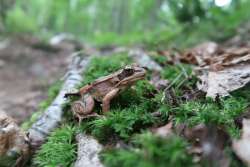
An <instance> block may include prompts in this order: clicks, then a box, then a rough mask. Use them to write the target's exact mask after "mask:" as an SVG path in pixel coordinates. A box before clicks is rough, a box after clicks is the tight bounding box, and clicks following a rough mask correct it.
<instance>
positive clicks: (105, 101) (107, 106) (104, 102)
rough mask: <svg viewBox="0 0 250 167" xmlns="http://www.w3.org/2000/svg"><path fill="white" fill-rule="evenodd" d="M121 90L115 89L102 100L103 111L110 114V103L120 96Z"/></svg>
mask: <svg viewBox="0 0 250 167" xmlns="http://www.w3.org/2000/svg"><path fill="white" fill-rule="evenodd" d="M118 92H119V89H118V88H115V89H113V90H111V91H110V92H109V93H108V94H106V95H105V96H104V98H103V100H102V111H103V112H104V113H105V112H108V111H109V109H110V101H111V100H112V99H113V98H114V97H115V96H116V95H117V94H118Z"/></svg>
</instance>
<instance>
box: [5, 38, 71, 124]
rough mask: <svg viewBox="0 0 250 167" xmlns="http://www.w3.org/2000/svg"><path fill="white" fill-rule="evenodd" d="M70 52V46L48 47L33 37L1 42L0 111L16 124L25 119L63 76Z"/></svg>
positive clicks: (9, 39)
mask: <svg viewBox="0 0 250 167" xmlns="http://www.w3.org/2000/svg"><path fill="white" fill-rule="evenodd" d="M73 52H74V47H73V46H72V45H69V44H68V45H63V46H60V47H58V46H57V47H54V46H53V47H50V45H44V44H43V43H42V42H41V41H39V40H38V39H36V38H34V37H27V36H26V37H24V36H23V37H12V38H8V39H4V40H2V41H0V99H1V100H0V109H1V110H4V111H5V112H7V113H8V114H9V115H10V116H12V117H13V118H15V119H16V120H17V122H18V123H19V124H20V123H21V122H23V121H24V120H25V119H27V118H28V117H29V116H30V115H31V114H32V113H33V112H35V111H36V110H37V107H38V104H39V102H41V101H42V100H43V99H45V98H46V96H47V89H48V86H49V85H50V84H52V83H53V82H55V81H56V80H58V79H60V77H62V76H63V74H64V73H65V70H66V68H67V65H68V63H69V62H70V55H71V53H73Z"/></svg>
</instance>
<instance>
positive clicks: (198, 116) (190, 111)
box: [171, 97, 248, 137]
mask: <svg viewBox="0 0 250 167" xmlns="http://www.w3.org/2000/svg"><path fill="white" fill-rule="evenodd" d="M247 106H248V101H247V100H246V99H243V98H241V97H229V98H224V99H221V104H217V103H216V102H214V101H212V100H209V99H206V100H205V101H189V102H185V103H183V104H181V105H180V106H178V107H176V108H172V109H171V112H172V114H174V117H173V119H174V121H175V123H176V124H178V123H187V124H188V125H190V126H194V125H197V124H200V123H205V124H215V125H222V126H225V128H226V129H227V130H228V131H229V132H230V133H231V135H232V136H234V137H236V136H238V135H239V131H238V130H237V129H236V127H235V125H234V118H235V117H237V116H238V115H240V114H241V113H242V112H244V111H245V110H246V108H247Z"/></svg>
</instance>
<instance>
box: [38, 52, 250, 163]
mask: <svg viewBox="0 0 250 167" xmlns="http://www.w3.org/2000/svg"><path fill="white" fill-rule="evenodd" d="M161 61H162V60H161ZM131 62H132V61H131V60H130V59H129V58H128V57H127V56H126V53H124V54H121V55H112V56H110V57H93V59H92V61H91V63H90V64H89V66H88V69H87V71H85V73H84V77H85V80H84V81H83V83H82V85H84V84H86V83H88V82H91V81H93V80H94V79H96V78H98V77H100V76H103V75H107V74H109V73H111V72H113V71H116V70H117V69H119V68H121V67H123V66H124V65H127V64H130V63H131ZM150 75H151V73H150V72H149V76H148V77H147V78H150ZM161 76H162V77H163V78H165V79H168V80H169V81H170V82H171V83H173V84H172V88H173V90H174V92H175V95H176V96H177V97H178V96H181V95H182V94H183V93H184V92H185V91H186V90H187V89H193V88H194V87H195V81H196V78H195V76H193V75H192V67H191V66H189V65H185V64H179V65H167V66H165V67H164V70H163V71H162V72H161ZM162 96H163V93H162V92H161V91H156V90H155V88H154V87H153V86H152V85H151V84H150V83H149V81H148V80H143V81H139V82H138V83H137V84H135V85H134V86H133V87H132V88H129V89H128V90H126V91H125V92H123V93H121V94H120V95H119V96H118V97H117V98H115V99H114V100H113V101H112V104H111V111H110V112H109V113H108V114H107V115H105V117H101V118H91V119H88V120H84V121H83V122H82V124H81V126H78V123H77V122H76V121H75V120H74V119H73V118H72V114H70V110H69V104H68V105H66V106H65V110H66V111H67V113H69V114H66V115H67V118H66V119H65V122H64V124H66V125H65V126H62V127H61V128H59V129H58V130H56V131H55V132H54V133H53V134H52V135H51V137H49V139H48V142H47V143H46V144H44V145H43V147H42V148H41V150H40V151H38V153H37V155H36V156H35V163H36V164H37V165H38V166H56V165H60V164H64V162H65V164H64V166H70V163H71V162H73V161H74V160H75V158H76V157H75V152H76V148H75V143H74V142H73V138H74V135H75V133H76V132H83V131H84V132H87V133H89V134H91V135H93V136H95V137H96V138H97V139H98V140H99V141H100V142H102V143H103V144H106V145H108V146H109V147H108V148H107V149H106V150H104V151H103V152H102V153H101V155H100V156H101V159H102V161H103V162H104V164H105V165H106V166H111V167H116V166H124V167H127V166H139V167H151V166H155V164H157V166H165V165H166V163H167V164H168V166H183V165H185V166H194V164H193V162H192V157H191V155H189V154H188V153H187V150H186V147H187V146H188V145H189V143H188V142H187V141H185V139H183V138H181V137H178V136H173V137H171V138H169V139H163V138H160V137H157V136H155V135H154V134H152V133H151V132H149V130H148V129H149V128H151V127H157V126H159V125H163V124H165V123H167V122H168V121H169V120H168V119H169V116H170V115H171V120H172V121H173V123H174V124H175V125H177V124H180V123H185V124H187V125H188V126H194V125H197V124H200V123H205V124H214V125H217V126H223V127H224V128H225V129H226V130H227V131H228V132H229V134H230V135H231V136H232V137H238V136H239V129H237V128H236V126H235V125H234V121H233V120H234V118H235V117H237V116H238V115H240V114H241V113H242V112H244V111H245V110H246V108H247V107H248V106H249V102H250V95H249V90H248V91H247V90H239V91H237V92H234V93H233V94H232V96H231V97H227V98H221V99H220V100H219V102H215V101H212V100H211V99H206V98H205V97H204V96H203V97H202V98H200V99H199V100H197V99H196V100H192V99H190V100H189V99H182V98H180V99H178V104H177V105H172V104H168V103H164V102H162V100H161V99H162ZM69 102H70V101H69ZM155 111H160V112H161V113H162V115H161V116H160V117H154V116H153V115H152V114H151V113H152V112H155ZM95 112H97V113H101V108H100V106H99V107H98V105H97V107H96V108H95ZM118 141H123V142H124V143H125V144H126V145H127V146H128V148H124V149H123V148H120V149H115V148H113V147H112V145H115V143H116V142H118ZM63 152H67V154H65V155H64V154H63ZM61 153H62V154H63V155H58V154H61ZM51 156H55V157H56V158H54V160H53V161H52V160H51V159H50V158H49V157H51ZM232 161H233V163H237V161H238V160H236V159H235V158H232ZM69 162H70V163H69Z"/></svg>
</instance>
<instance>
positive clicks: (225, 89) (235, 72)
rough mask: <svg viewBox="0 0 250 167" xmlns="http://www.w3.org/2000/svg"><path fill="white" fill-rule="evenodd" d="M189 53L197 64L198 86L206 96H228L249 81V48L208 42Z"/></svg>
mask: <svg viewBox="0 0 250 167" xmlns="http://www.w3.org/2000/svg"><path fill="white" fill-rule="evenodd" d="M189 54H191V55H192V56H194V57H195V59H196V61H197V63H198V65H199V68H197V69H196V73H197V75H198V78H199V79H200V81H201V83H198V88H199V89H200V90H202V91H204V92H207V96H208V97H212V98H215V97H216V96H228V95H229V93H230V92H232V91H234V90H237V89H239V88H241V87H243V86H245V85H246V84H247V83H249V82H250V49H249V48H246V47H240V48H239V47H238V48H236V47H232V48H219V47H218V46H217V45H216V44H215V43H211V42H210V43H204V44H201V45H198V46H197V47H195V48H194V49H193V50H191V51H190V52H189Z"/></svg>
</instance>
